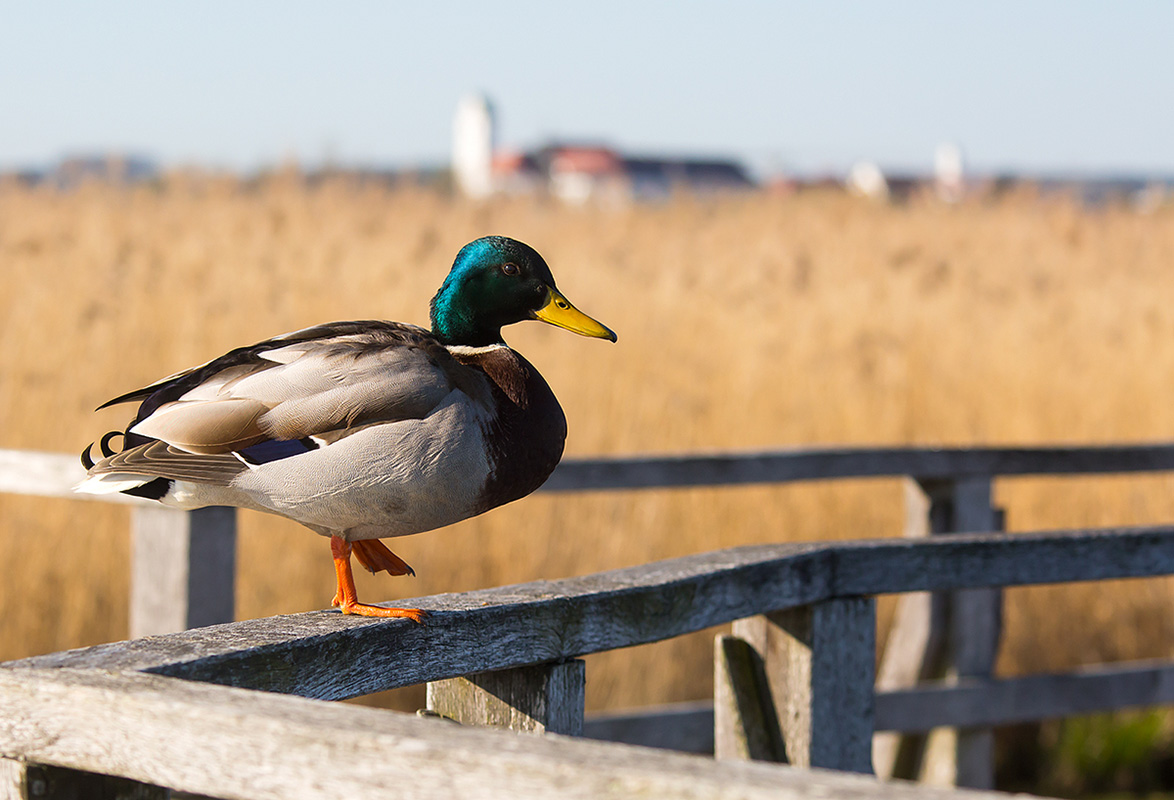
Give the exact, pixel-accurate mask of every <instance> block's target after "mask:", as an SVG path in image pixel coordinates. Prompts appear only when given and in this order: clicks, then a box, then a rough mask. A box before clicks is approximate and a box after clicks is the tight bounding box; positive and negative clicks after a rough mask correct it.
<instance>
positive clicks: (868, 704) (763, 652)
mask: <svg viewBox="0 0 1174 800" xmlns="http://www.w3.org/2000/svg"><path fill="white" fill-rule="evenodd" d="M734 635H735V636H738V637H740V638H742V639H745V640H746V641H747V642H748V643H749V644H750V645H751V646H752V647H753V648H754V649H755V650H756V651H757V652H758V654H759V655H760V657H761V658H762V661H763V665H764V668H765V671H766V676H767V681H768V683H769V684H770V692H771V695H772V697H773V699H774V705H775V712H776V715H777V717H778V721H779V724H780V726H781V728H782V734H783V741H784V746H785V748H786V755H787V761H788V762H789V763H791V764H794V765H795V766H800V767H827V768H830V769H837V770H845V771H849V772H868V773H871V772H872V734H873V686H874V684H875V681H876V669H875V658H876V603H875V601H874V600H872V599H871V598H862V597H842V598H837V599H834V600H828V601H825V602H822V603H816V604H813V605H809V606H803V607H800V608H792V609H788V610H786V611H779V612H775V613H772V614H767V615H760V616H757V617H753V618H750V619H743V620H738V621H737V622H736V623H734ZM718 711H720V709H717V708H716V707H715V713H717V712H718Z"/></svg>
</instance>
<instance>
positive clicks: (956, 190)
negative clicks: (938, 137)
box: [933, 142, 966, 203]
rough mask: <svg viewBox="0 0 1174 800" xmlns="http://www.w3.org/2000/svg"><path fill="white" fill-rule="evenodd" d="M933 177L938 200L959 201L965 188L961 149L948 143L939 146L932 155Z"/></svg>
mask: <svg viewBox="0 0 1174 800" xmlns="http://www.w3.org/2000/svg"><path fill="white" fill-rule="evenodd" d="M933 175H934V185H935V186H936V188H937V191H938V197H939V198H941V199H942V200H945V201H946V202H947V203H956V202H958V201H959V200H961V199H962V193H963V190H964V189H965V188H966V186H965V183H964V179H965V171H964V167H963V161H962V148H960V147H959V146H958V145H956V144H951V143H949V142H943V143H942V144H939V145H938V147H937V149H936V150H934V154H933Z"/></svg>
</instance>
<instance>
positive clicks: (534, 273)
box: [432, 236, 616, 347]
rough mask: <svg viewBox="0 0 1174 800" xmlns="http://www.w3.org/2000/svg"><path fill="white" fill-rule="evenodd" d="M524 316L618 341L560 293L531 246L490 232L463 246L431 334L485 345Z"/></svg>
mask: <svg viewBox="0 0 1174 800" xmlns="http://www.w3.org/2000/svg"><path fill="white" fill-rule="evenodd" d="M526 319H537V320H541V321H543V322H548V323H550V324H551V325H557V326H559V327H560V328H566V329H567V330H569V331H574V332H575V333H578V334H581V335H583V336H593V337H596V338H599V339H610V340H611V341H613V342H614V341H615V340H616V335H615V334H614V333H612V331H611V330H610V329H608V328H607V327H605V326H604V325H602V324H600V323H599V322H596V321H595V320H593V319H592V318H591V317H589V316H587V315H586V314H584V313H583V312H581V311H579V310H578V309H577V308H575V307H574V306H573V305H571V304H570V302H569V301H568V300H567V299H566V298H565V297H563V296H562V294H560V293H559V291H558V289H556V288H555V285H554V276H553V275H551V274H550V267H548V266H546V262H545V261H544V260H543V259H542V256H540V255H538V252H537V251H536V250H535V249H534V248H533V247H530V245H528V244H523V243H522V242H519V241H517V240H516V239H509V238H507V237H505V236H486V237H484V238H482V239H477V240H476V241H474V242H470V243H469V244H467V245H465V246H464V247H462V248H461V251H460V252H459V253H457V258H456V261H454V262H453V265H452V270H451V271H450V272H449V273H448V277H447V278H445V280H444V284H443V285H442V286H441V287H440V290H439V291H437V292H436V296H435V297H433V298H432V333H433V334H435V335H436V337H437V338H438V339H440V341H441V342H443V343H444V344H461V345H469V346H472V347H482V346H485V345H490V344H498V343H500V342H501V341H502V338H501V329H502V327H503V326H505V325H512V324H513V323H515V322H521V321H522V320H526Z"/></svg>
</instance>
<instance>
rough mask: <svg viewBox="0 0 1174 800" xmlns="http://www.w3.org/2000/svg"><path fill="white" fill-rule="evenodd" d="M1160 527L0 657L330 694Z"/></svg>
mask: <svg viewBox="0 0 1174 800" xmlns="http://www.w3.org/2000/svg"><path fill="white" fill-rule="evenodd" d="M1171 572H1174V528H1171V527H1162V528H1138V529H1111V530H1102V531H1083V532H1077V533H1050V534H1031V535H1006V534H986V535H965V536H950V537H939V538H938V539H931V540H929V541H925V542H911V541H902V540H877V541H865V542H848V543H834V544H819V545H815V544H778V545H762V546H753V547H742V548H733V549H729V550H722V551H718V552H715V553H705V554H699V555H695V556H687V557H684V558H679V559H672V560H668V561H660V562H654V563H651V564H646V565H642V566H639V567H631V568H628V569H622V570H614V571H611V572H604V573H599V574H596V575H588V576H583V577H578V578H568V579H565V580H560V581H536V582H533V583H527V584H519V585H516V586H506V587H501V588H496V589H486V590H482V591H476V592H466V593H461V594H447V595H435V596H432V597H424V598H418V599H414V600H409V601H398V602H400V603H401V604H404V603H410V604H411V605H413V606H418V607H420V608H424V609H427V610H428V611H430V612H431V616H430V618H429V620H428V623H427V624H426V625H415V624H414V623H411V622H409V621H405V620H373V619H365V618H359V617H344V616H343V615H341V614H338V613H337V612H335V611H319V612H310V613H306V614H294V615H289V616H279V617H271V618H268V619H258V620H249V621H245V622H237V623H232V624H229V625H219V626H212V627H209V628H202V629H199V630H195V631H187V632H183V633H176V634H168V635H166V636H158V637H151V638H147V639H139V640H133V641H130V642H120V643H114V644H107V645H99V646H96V647H91V648H87V649H83V650H75V651H67V652H63V653H54V654H50V655H46V656H38V657H35V658H31V659H27V660H25V661H21V662H11V663H10V664H9V665H6V668H9V669H11V668H19V667H21V666H23V667H29V666H44V667H52V666H62V667H65V666H70V667H93V668H98V669H133V670H143V671H149V672H154V673H157V674H164V675H171V676H175V677H183V678H188V679H191V680H198V681H207V682H211V683H221V684H225V685H230V686H243V687H247V688H259V689H266V690H270V691H277V692H284V693H290V694H301V695H304V696H307V697H320V698H324V699H341V698H345V697H353V696H355V695H360V694H368V693H371V692H376V691H381V690H384V689H390V688H395V687H398V686H406V685H413V684H417V683H424V682H426V681H430V680H442V679H445V678H453V677H458V676H461V675H467V674H470V673H474V672H484V671H491V670H498V669H508V668H512V667H518V666H525V665H527V664H537V663H543V662H547V661H561V660H566V659H569V658H576V657H579V656H582V655H585V654H588V653H595V652H600V651H604V650H613V649H616V648H620V647H627V646H630V645H635V644H644V643H648V642H654V641H659V640H661V639H666V638H671V637H673V636H680V635H682V634H685V633H690V632H693V631H697V630H701V629H704V628H708V627H713V626H715V625H720V624H722V623H726V622H732V621H733V620H737V619H742V618H743V617H749V616H753V615H755V614H758V613H763V612H767V611H776V610H782V609H785V608H791V607H795V606H800V605H806V604H809V603H815V602H819V601H822V600H828V599H831V598H834V597H851V596H869V595H875V594H884V593H888V592H907V591H919V590H928V589H934V590H938V589H956V588H969V587H981V586H997V585H1021V584H1031V583H1051V582H1058V581H1077V580H1097V579H1102V578H1122V577H1141V576H1150V575H1165V574H1170V573H1171Z"/></svg>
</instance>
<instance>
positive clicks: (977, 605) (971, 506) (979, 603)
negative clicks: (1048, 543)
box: [948, 476, 1003, 789]
mask: <svg viewBox="0 0 1174 800" xmlns="http://www.w3.org/2000/svg"><path fill="white" fill-rule="evenodd" d="M950 494H951V500H952V504H953V517H954V519H953V523H954V524H953V530H952V531H951V532H952V533H967V532H979V531H995V530H999V529H1000V528H1001V527H1002V522H1003V519H1002V514H1001V513H999V511H998V509H996V508H995V507H994V504H993V503H992V500H991V479H990V478H989V477H986V476H982V477H972V478H965V479H962V480H958V481H955V482H954V484H953V486H952V487H951V490H950ZM949 620H950V621H949V627H950V629H949V633H948V637H949V638H948V644H949V651H950V652H949V667H948V676H949V678H950V679H951V680H954V681H958V680H963V679H966V678H977V679H980V680H985V679H988V678H990V677H991V675H992V674H994V669H995V659H996V658H997V657H998V653H999V641H1000V640H1001V638H1002V630H1003V592H1002V589H999V588H983V589H962V590H959V591H956V592H954V593H953V594H952V595H951V596H950V615H949ZM954 737H955V745H954V758H953V761H954V763H953V768H954V769H953V776H952V777H953V780H952V781H951V784H952V785H954V786H965V787H968V788H972V789H993V788H995V737H994V732H993V731H991V730H990V729H989V728H978V729H976V728H956V729H955V732H954Z"/></svg>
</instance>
